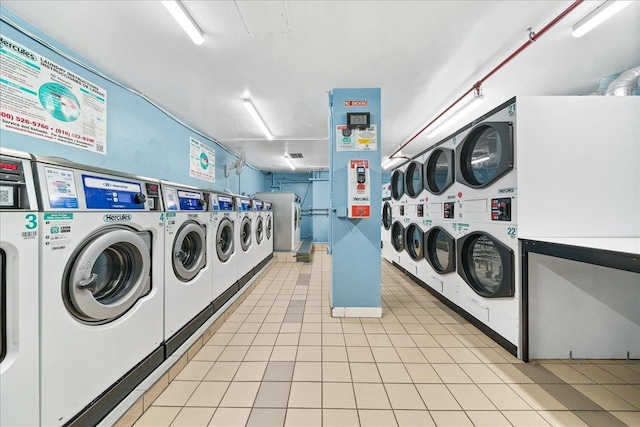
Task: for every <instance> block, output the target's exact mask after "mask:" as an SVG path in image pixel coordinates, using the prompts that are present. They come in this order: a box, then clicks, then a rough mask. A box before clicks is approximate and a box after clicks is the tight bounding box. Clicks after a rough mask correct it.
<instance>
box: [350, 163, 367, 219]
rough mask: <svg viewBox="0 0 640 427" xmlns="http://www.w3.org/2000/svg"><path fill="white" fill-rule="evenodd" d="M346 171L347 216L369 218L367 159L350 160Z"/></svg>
mask: <svg viewBox="0 0 640 427" xmlns="http://www.w3.org/2000/svg"><path fill="white" fill-rule="evenodd" d="M347 173H348V175H347V176H348V186H349V194H348V197H349V199H348V200H349V202H348V203H349V206H348V210H347V212H348V214H347V215H348V217H349V218H369V217H370V216H371V182H370V181H371V179H370V177H369V160H350V161H349V171H348V172H347Z"/></svg>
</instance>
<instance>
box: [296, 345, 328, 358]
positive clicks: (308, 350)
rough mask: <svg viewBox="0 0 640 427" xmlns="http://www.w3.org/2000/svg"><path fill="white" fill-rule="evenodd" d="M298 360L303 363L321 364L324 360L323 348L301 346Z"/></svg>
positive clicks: (297, 356) (297, 355)
mask: <svg viewBox="0 0 640 427" xmlns="http://www.w3.org/2000/svg"><path fill="white" fill-rule="evenodd" d="M296 360H297V361H301V362H320V361H321V360H322V347H320V346H299V347H298V353H297V354H296Z"/></svg>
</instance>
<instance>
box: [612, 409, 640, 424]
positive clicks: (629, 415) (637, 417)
mask: <svg viewBox="0 0 640 427" xmlns="http://www.w3.org/2000/svg"><path fill="white" fill-rule="evenodd" d="M611 414H612V415H613V416H614V417H616V418H617V419H619V420H620V421H622V422H623V423H625V424H627V425H628V426H629V427H640V412H638V411H636V412H618V411H615V412H611Z"/></svg>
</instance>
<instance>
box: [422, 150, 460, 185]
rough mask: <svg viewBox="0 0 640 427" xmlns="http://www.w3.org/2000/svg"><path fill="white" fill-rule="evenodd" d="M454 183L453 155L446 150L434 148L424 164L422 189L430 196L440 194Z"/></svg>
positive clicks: (451, 151)
mask: <svg viewBox="0 0 640 427" xmlns="http://www.w3.org/2000/svg"><path fill="white" fill-rule="evenodd" d="M454 181H455V153H454V151H453V150H449V149H446V148H436V149H435V150H433V152H432V153H431V155H430V156H429V159H427V161H426V162H425V163H424V189H425V190H427V191H428V192H430V193H432V194H442V193H444V192H445V191H446V190H447V188H449V187H451V185H452V184H453V183H454Z"/></svg>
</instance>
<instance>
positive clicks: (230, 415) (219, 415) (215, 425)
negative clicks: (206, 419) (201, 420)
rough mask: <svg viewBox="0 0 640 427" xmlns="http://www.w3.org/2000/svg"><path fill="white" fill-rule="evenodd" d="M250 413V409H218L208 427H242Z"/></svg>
mask: <svg viewBox="0 0 640 427" xmlns="http://www.w3.org/2000/svg"><path fill="white" fill-rule="evenodd" d="M250 413H251V408H218V409H217V410H216V412H215V413H214V414H213V418H212V419H211V422H210V423H209V427H244V426H245V425H246V424H247V420H248V419H249V414H250Z"/></svg>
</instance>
